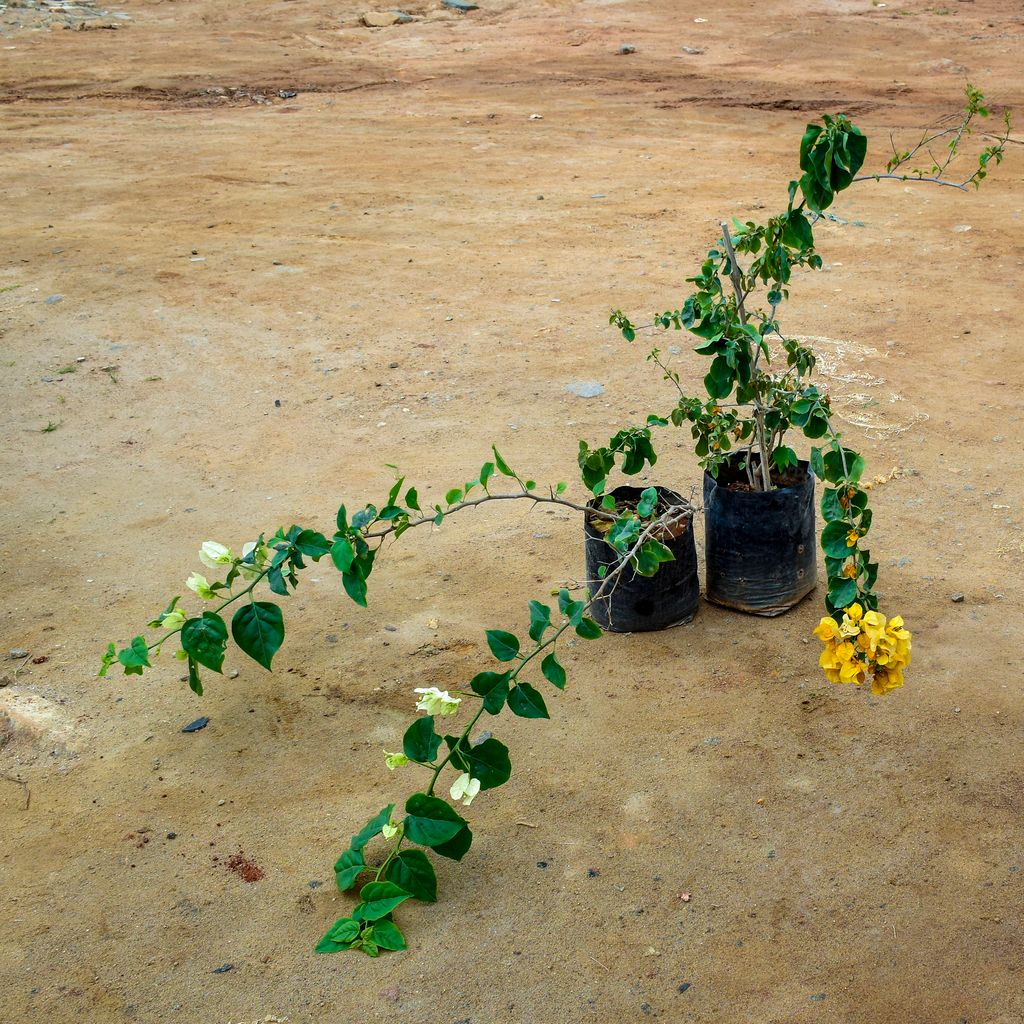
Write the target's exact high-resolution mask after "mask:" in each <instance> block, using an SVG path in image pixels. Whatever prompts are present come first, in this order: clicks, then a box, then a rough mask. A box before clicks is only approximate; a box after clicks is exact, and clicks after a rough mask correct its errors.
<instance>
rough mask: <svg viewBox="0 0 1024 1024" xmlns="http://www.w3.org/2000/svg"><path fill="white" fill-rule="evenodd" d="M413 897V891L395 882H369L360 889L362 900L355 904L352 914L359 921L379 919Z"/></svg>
mask: <svg viewBox="0 0 1024 1024" xmlns="http://www.w3.org/2000/svg"><path fill="white" fill-rule="evenodd" d="M411 897H412V893H411V892H406V891H405V890H404V889H402V888H400V887H399V886H397V885H395V883H394V882H367V883H366V885H364V886H363V887H362V889H360V890H359V898H360V900H362V902H361V903H358V904H357V905H356V906H355V908H354V909H353V911H352V916H353V917H354V918H355V919H356V920H357V921H378V920H380V918H382V917H384V916H386V915H387V914H390V913H391V911H392V910H394V909H395V907H397V906H399V905H401V904H402V903H404V902H405V901H406V900H407V899H410V898H411Z"/></svg>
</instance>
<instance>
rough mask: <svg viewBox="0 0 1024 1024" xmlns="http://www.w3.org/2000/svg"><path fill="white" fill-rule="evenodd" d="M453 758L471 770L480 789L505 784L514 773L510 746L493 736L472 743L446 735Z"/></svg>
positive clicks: (467, 769) (464, 769)
mask: <svg viewBox="0 0 1024 1024" xmlns="http://www.w3.org/2000/svg"><path fill="white" fill-rule="evenodd" d="M445 742H447V744H448V747H449V749H450V750H451V751H452V760H453V761H455V762H457V765H456V767H458V768H460V769H461V770H462V771H464V772H469V774H470V775H472V776H473V778H474V779H478V780H479V782H480V789H481V790H484V789H497V787H498V786H503V785H505V783H506V782H508V780H509V777H510V776H511V774H512V762H511V761H510V760H509V756H508V747H506V746H505V744H504V743H502V742H501V741H500V740H496V739H495V738H494V737H493V736H492V737H489V738H488V739H486V740H484V741H483V743H476V744H470V743H467V742H466V740H465V739H461V740H460V739H459V738H458V737H456V736H446V737H445Z"/></svg>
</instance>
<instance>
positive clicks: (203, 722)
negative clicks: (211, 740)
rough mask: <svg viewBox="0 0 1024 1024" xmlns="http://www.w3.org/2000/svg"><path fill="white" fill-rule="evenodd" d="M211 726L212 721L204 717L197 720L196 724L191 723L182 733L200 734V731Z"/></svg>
mask: <svg viewBox="0 0 1024 1024" xmlns="http://www.w3.org/2000/svg"><path fill="white" fill-rule="evenodd" d="M209 724H210V719H209V718H208V717H207V716H206V715H204V716H203V717H202V718H197V719H196V720H195V721H194V722H189V723H188V725H186V726H185V728H184V729H182V730H181V731H182V732H199V730H200V729H205V728H206V727H207V726H208V725H209Z"/></svg>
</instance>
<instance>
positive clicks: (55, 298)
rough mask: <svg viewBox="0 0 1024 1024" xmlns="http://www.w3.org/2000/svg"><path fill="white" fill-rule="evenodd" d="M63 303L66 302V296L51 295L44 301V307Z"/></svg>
mask: <svg viewBox="0 0 1024 1024" xmlns="http://www.w3.org/2000/svg"><path fill="white" fill-rule="evenodd" d="M63 301H64V296H63V295H50V296H48V297H47V298H45V299H43V305H44V306H54V305H56V304H57V303H58V302H63Z"/></svg>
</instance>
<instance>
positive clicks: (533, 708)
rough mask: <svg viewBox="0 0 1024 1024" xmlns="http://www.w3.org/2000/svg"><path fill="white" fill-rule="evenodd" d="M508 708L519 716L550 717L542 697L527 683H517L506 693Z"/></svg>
mask: <svg viewBox="0 0 1024 1024" xmlns="http://www.w3.org/2000/svg"><path fill="white" fill-rule="evenodd" d="M508 706H509V710H510V711H511V712H512V714H514V715H518V716H519V717H520V718H550V717H551V716H550V715H549V714H548V709H547V705H546V704H545V703H544V698H543V697H542V696H541V695H540V694H539V693H538V692H537V691H536V690H535V689H534V688H533V687H532V686H531V685H530V684H529V683H518V684H517V685H516V686H514V687H512V689H511V690H510V691H509V694H508Z"/></svg>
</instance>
